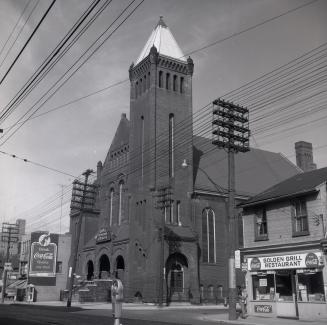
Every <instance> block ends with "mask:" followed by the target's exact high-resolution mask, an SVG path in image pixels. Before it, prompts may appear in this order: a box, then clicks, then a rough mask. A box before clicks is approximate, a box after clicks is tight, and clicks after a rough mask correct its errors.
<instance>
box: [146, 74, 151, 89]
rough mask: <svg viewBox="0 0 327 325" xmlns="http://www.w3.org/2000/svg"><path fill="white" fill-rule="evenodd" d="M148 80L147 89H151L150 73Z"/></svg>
mask: <svg viewBox="0 0 327 325" xmlns="http://www.w3.org/2000/svg"><path fill="white" fill-rule="evenodd" d="M146 80H147V83H146V88H147V89H149V88H150V72H149V73H148V78H147V79H146Z"/></svg>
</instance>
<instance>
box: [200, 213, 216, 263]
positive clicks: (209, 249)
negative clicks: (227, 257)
mask: <svg viewBox="0 0 327 325" xmlns="http://www.w3.org/2000/svg"><path fill="white" fill-rule="evenodd" d="M202 261H203V262H204V263H216V222H215V213H214V211H213V210H212V209H211V208H206V209H204V210H203V212H202Z"/></svg>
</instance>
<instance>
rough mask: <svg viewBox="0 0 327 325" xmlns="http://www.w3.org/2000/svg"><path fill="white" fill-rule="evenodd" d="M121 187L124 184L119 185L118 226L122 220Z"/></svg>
mask: <svg viewBox="0 0 327 325" xmlns="http://www.w3.org/2000/svg"><path fill="white" fill-rule="evenodd" d="M123 185H124V182H123V181H121V182H120V183H119V206H118V225H120V224H121V221H122V218H123Z"/></svg>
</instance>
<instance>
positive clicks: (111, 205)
mask: <svg viewBox="0 0 327 325" xmlns="http://www.w3.org/2000/svg"><path fill="white" fill-rule="evenodd" d="M113 203H114V189H113V188H112V189H111V190H110V216H109V218H110V219H109V224H110V226H111V225H112V212H113Z"/></svg>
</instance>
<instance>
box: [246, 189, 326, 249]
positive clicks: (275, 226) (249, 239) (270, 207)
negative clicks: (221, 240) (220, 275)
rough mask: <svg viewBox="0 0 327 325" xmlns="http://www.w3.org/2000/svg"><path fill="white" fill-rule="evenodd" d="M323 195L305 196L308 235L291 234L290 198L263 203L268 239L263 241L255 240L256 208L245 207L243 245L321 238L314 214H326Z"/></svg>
mask: <svg viewBox="0 0 327 325" xmlns="http://www.w3.org/2000/svg"><path fill="white" fill-rule="evenodd" d="M322 190H323V189H322ZM324 196H325V195H324V193H322V194H321V193H317V194H313V195H312V194H311V195H309V196H307V197H305V198H306V204H307V213H308V224H309V235H304V236H297V237H296V236H293V231H292V216H291V201H290V200H285V201H280V202H272V203H269V204H267V205H265V207H266V212H267V225H268V240H265V241H257V240H256V239H255V217H256V215H255V211H256V208H251V209H250V208H249V209H246V210H245V211H244V214H243V235H244V247H246V248H248V247H257V246H263V245H282V244H290V243H301V242H303V241H312V240H317V239H319V238H322V235H323V233H322V225H321V224H319V225H317V224H315V220H314V216H315V215H319V214H324V215H325V214H326V212H325V213H324V211H326V202H325V199H324ZM258 208H260V207H258Z"/></svg>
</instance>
